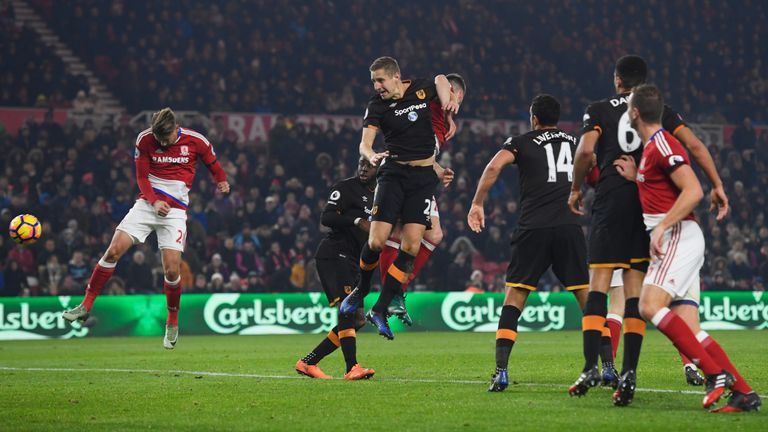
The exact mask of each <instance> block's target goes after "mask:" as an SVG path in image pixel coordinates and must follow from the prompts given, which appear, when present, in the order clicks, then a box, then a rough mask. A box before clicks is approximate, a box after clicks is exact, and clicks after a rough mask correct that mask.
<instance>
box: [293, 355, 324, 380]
mask: <svg viewBox="0 0 768 432" xmlns="http://www.w3.org/2000/svg"><path fill="white" fill-rule="evenodd" d="M296 372H298V373H299V374H301V375H306V376H308V377H310V378H318V379H331V377H330V376H329V375H326V374H325V372H323V371H322V370H320V368H319V367H318V366H317V365H309V364H306V363H305V362H304V360H301V359H299V361H297V362H296Z"/></svg>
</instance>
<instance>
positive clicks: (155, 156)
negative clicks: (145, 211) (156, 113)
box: [134, 127, 226, 209]
mask: <svg viewBox="0 0 768 432" xmlns="http://www.w3.org/2000/svg"><path fill="white" fill-rule="evenodd" d="M134 158H135V162H136V165H137V168H138V167H139V165H141V164H143V165H145V166H146V164H148V165H149V171H148V172H149V175H148V180H149V183H150V185H151V190H152V191H154V193H155V194H156V196H157V198H158V199H160V200H162V201H165V202H167V203H168V204H169V205H170V206H171V207H174V208H181V209H186V208H187V206H188V205H189V190H190V188H191V187H192V182H193V181H194V179H195V170H196V167H197V160H198V159H200V160H202V161H203V163H204V164H205V166H206V167H208V169H209V170H210V171H211V172H212V173H214V176H215V177H216V181H217V182H222V181H225V180H226V174H225V173H224V172H223V170H221V167H220V166H219V164H218V162H217V161H216V153H214V151H213V146H211V143H210V142H208V140H207V139H206V138H205V137H204V136H203V135H201V134H199V133H197V132H195V131H193V130H190V129H186V128H181V127H180V128H179V132H178V138H177V139H176V142H175V143H173V144H171V145H169V146H167V147H163V146H162V145H160V143H158V142H157V139H155V136H154V135H153V134H152V130H151V129H146V130H144V131H142V132H141V133H140V134H139V136H138V137H137V138H136V149H135V154H134ZM137 171H138V169H137ZM142 181H146V180H145V179H140V178H137V182H139V187H140V188H141V187H142V184H141V182H142ZM139 198H141V199H148V197H147V196H145V193H144V192H143V191H142V192H140V194H139Z"/></svg>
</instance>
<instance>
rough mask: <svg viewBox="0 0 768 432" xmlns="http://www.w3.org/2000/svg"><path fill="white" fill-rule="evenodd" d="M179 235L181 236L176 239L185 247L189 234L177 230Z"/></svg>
mask: <svg viewBox="0 0 768 432" xmlns="http://www.w3.org/2000/svg"><path fill="white" fill-rule="evenodd" d="M176 231H177V232H178V233H179V236H178V237H177V238H176V243H178V244H180V245H182V246H184V244H185V243H187V232H186V231H182V230H176Z"/></svg>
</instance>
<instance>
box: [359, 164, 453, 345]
mask: <svg viewBox="0 0 768 432" xmlns="http://www.w3.org/2000/svg"><path fill="white" fill-rule="evenodd" d="M394 165H397V164H394ZM396 169H397V170H398V171H399V173H400V176H399V182H398V184H399V191H401V192H402V194H401V195H397V194H396V193H392V195H394V196H399V197H401V198H402V201H401V203H400V205H399V206H398V207H397V211H394V212H393V213H392V214H388V215H387V214H382V216H381V220H384V221H390V220H393V219H394V218H395V217H399V220H400V222H401V223H402V231H401V236H400V237H401V239H400V240H401V241H400V251H399V252H398V254H397V257H396V258H395V261H394V262H393V263H392V265H391V266H390V267H389V269H387V276H386V280H385V281H384V285H383V286H382V288H381V294H380V295H379V298H378V300H377V301H376V304H374V306H373V308H372V309H371V310H370V311H369V312H368V313H367V314H366V319H368V321H370V322H371V323H373V324H374V325H375V326H376V327H377V328H378V330H379V334H381V335H382V336H384V337H386V338H387V339H390V340H391V339H393V338H394V334H392V330H391V329H390V328H389V324H387V316H386V314H387V308H388V306H389V303H390V302H391V301H392V297H394V296H395V294H397V293H398V292H401V287H402V285H403V284H404V283H405V282H406V281H407V280H408V276H410V274H411V273H412V272H413V265H414V261H415V259H416V254H417V253H418V251H419V248H420V247H421V240H422V239H423V238H424V231H425V230H426V229H427V228H428V227H429V226H430V218H429V217H430V210H431V204H432V196H433V195H434V193H435V188H436V187H437V184H438V183H439V179H438V178H437V174H435V171H434V169H433V168H432V167H431V166H428V167H414V166H398V167H396ZM379 172H381V170H380V171H379ZM377 195H378V191H377ZM388 205H392V206H393V207H391V208H392V209H394V205H393V204H391V203H388ZM373 217H374V218H376V216H375V215H374V216H373ZM388 235H389V232H387V236H388ZM385 241H386V237H384V238H382V239H381V245H382V246H383V244H384V242H385Z"/></svg>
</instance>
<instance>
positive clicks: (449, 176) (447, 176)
mask: <svg viewBox="0 0 768 432" xmlns="http://www.w3.org/2000/svg"><path fill="white" fill-rule="evenodd" d="M438 176H439V177H440V180H442V181H443V187H448V185H450V184H451V182H452V181H453V177H454V176H455V173H454V172H453V170H452V169H450V168H446V169H444V170H443V172H442V175H440V174H438Z"/></svg>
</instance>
